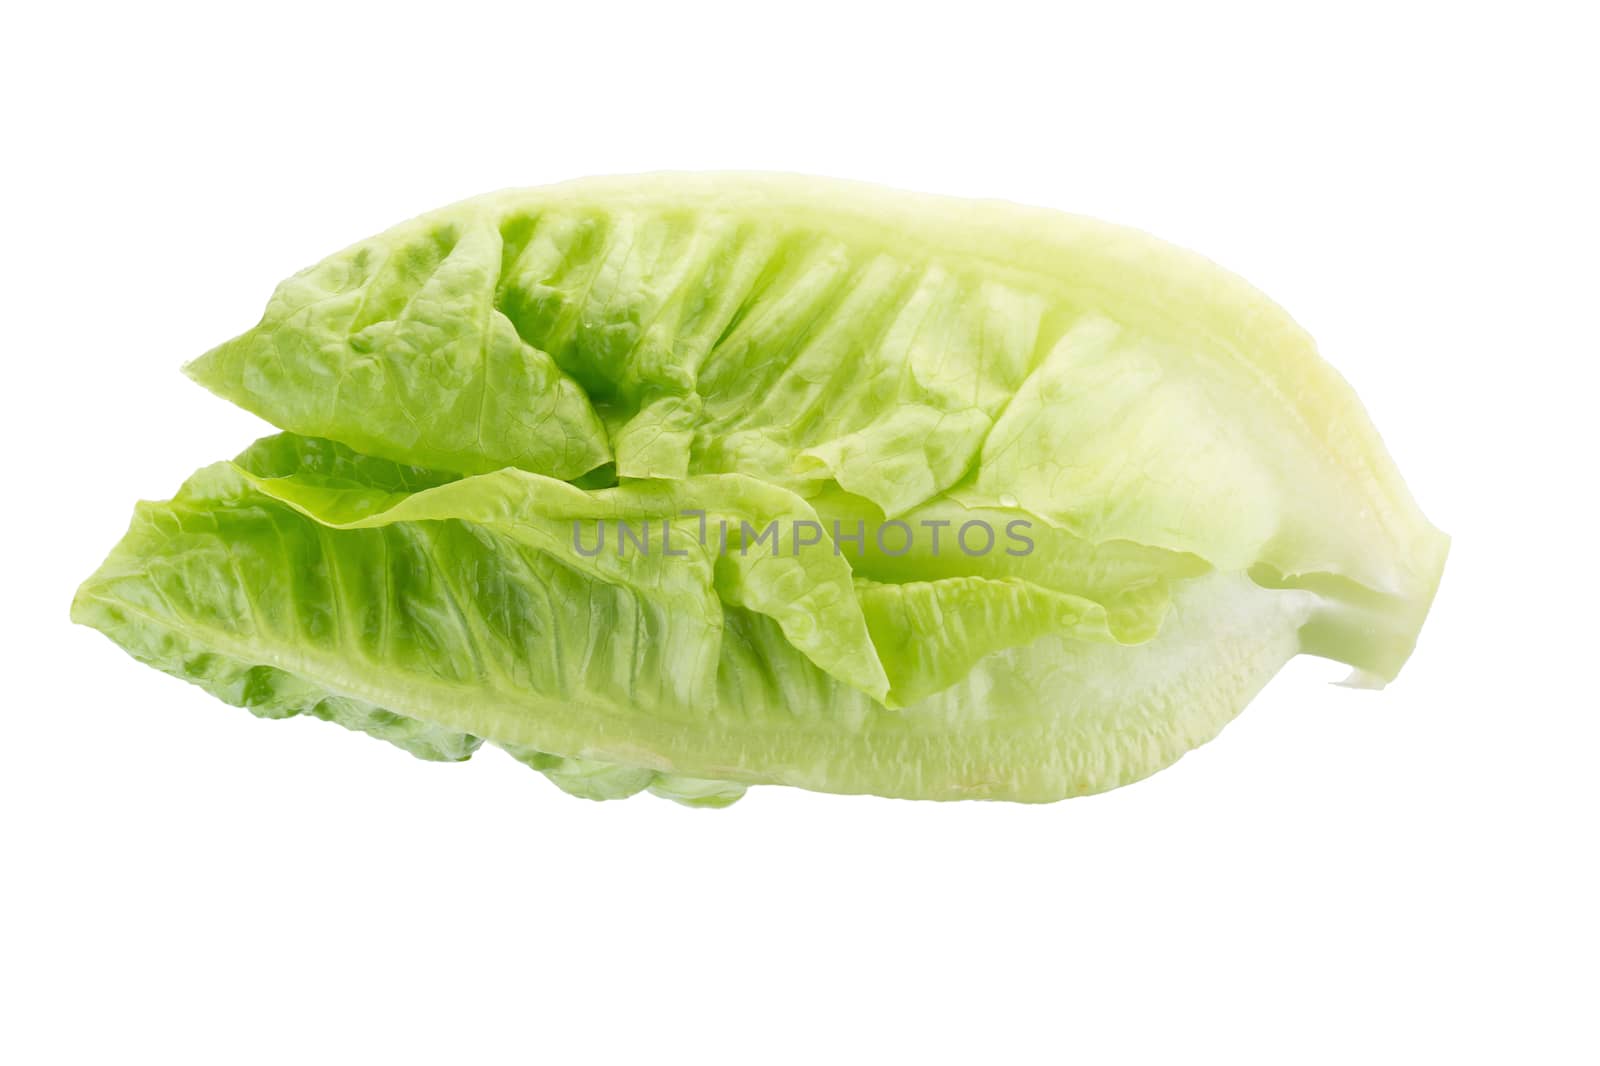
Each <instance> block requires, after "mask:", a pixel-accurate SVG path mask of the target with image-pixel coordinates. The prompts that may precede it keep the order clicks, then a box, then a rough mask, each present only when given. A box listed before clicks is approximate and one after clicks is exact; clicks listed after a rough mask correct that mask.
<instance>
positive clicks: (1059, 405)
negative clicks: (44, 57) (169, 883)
mask: <svg viewBox="0 0 1600 1066" xmlns="http://www.w3.org/2000/svg"><path fill="white" fill-rule="evenodd" d="M187 369H188V372H189V373H190V375H191V376H192V377H194V378H195V379H196V380H197V381H199V382H200V383H201V384H203V385H205V386H206V387H208V388H210V389H212V390H213V391H215V392H217V393H218V394H220V395H222V396H224V397H226V398H227V399H229V400H232V401H233V402H235V403H237V404H239V405H240V406H243V407H245V408H247V409H249V410H251V411H254V412H256V413H257V414H260V415H262V416H263V417H265V418H267V419H269V420H270V421H272V422H273V423H275V424H276V425H278V426H280V427H282V428H283V429H284V430H285V431H286V432H285V433H283V434H281V435H279V436H276V437H272V438H268V439H266V440H263V441H261V442H258V443H257V444H256V445H254V446H253V447H252V448H250V449H249V450H247V451H246V452H245V453H244V454H243V455H241V456H239V457H238V458H237V459H235V460H233V461H232V462H225V463H219V464H215V465H213V466H210V467H206V468H205V469H203V470H201V471H200V472H199V473H197V474H196V475H194V477H192V478H191V479H190V480H189V482H188V483H186V484H185V485H184V487H183V488H182V490H180V492H179V493H178V494H177V496H175V497H174V498H173V499H172V500H170V501H167V502H165V503H159V504H142V505H140V507H139V509H138V510H137V511H136V513H135V517H134V522H133V526H132V528H131V529H130V530H129V532H128V535H127V536H126V537H125V538H124V539H123V541H122V542H121V543H120V544H119V545H118V546H117V547H116V549H115V550H114V551H113V552H112V554H111V557H110V558H109V559H108V560H107V561H106V563H105V564H104V565H103V566H102V567H101V569H100V570H99V571H98V572H97V573H96V574H95V575H94V576H93V577H91V578H90V579H89V580H88V581H87V582H85V584H84V585H83V587H82V588H81V589H80V590H79V593H78V596H77V599H76V600H75V602H74V606H73V616H74V618H75V619H77V620H78V621H81V622H84V623H87V624H89V625H92V626H94V627H96V628H98V629H100V630H102V631H103V632H105V633H106V634H107V635H109V636H110V637H112V639H114V640H116V641H117V642H118V643H119V644H121V645H122V646H123V647H124V648H126V649H127V650H128V651H129V652H131V653H132V654H133V655H134V656H135V657H137V658H139V659H141V660H143V661H145V662H148V663H150V664H151V665H154V666H156V667H157V668H159V669H162V670H165V671H167V672H169V673H173V674H176V675H178V676H181V677H184V678H186V679H188V680H191V681H194V682H196V683H198V684H200V685H203V686H204V687H206V688H207V689H208V690H210V691H211V692H213V693H215V694H216V695H218V696H219V697H221V698H222V699H224V700H226V701H228V702H230V703H234V704H238V705H241V706H245V707H248V708H250V709H251V710H253V711H254V712H256V713H258V714H261V715H263V716H267V717H283V716H287V715H292V714H297V713H305V714H312V715H316V716H318V717H323V718H327V719H330V720H333V721H337V722H339V723H341V724H343V725H346V726H348V727H350V728H354V729H359V730H362V731H365V732H368V733H371V734H373V735H375V736H379V737H382V738H383V739H386V740H390V741H391V742H393V743H396V744H398V745H399V746H401V747H403V748H405V749H407V750H408V751H411V752H412V753H413V754H416V755H419V756H422V757H424V758H432V759H443V760H456V759H464V758H466V757H468V756H469V755H470V754H471V753H472V752H473V751H474V750H475V749H476V748H477V747H478V746H479V745H480V744H481V743H483V742H484V741H487V742H490V743H492V744H495V745H497V746H499V747H502V748H504V749H506V750H507V751H509V752H510V753H511V754H513V755H514V756H515V757H517V758H518V759H520V760H522V761H523V762H525V763H527V764H528V765H530V766H533V767H534V768H536V769H539V770H541V771H543V772H544V773H545V774H546V775H547V776H549V777H550V778H551V779H552V780H553V781H555V782H556V783H557V784H558V785H560V786H561V787H563V788H565V789H567V790H568V791H571V792H573V793H575V794H578V795H583V796H588V797H591V798H610V797H616V796H624V795H628V794H631V793H633V792H637V791H640V790H644V789H649V790H651V791H654V792H657V793H659V794H662V795H667V796H670V797H672V798H674V799H678V800H681V801H683V802H686V803H691V804H697V805H722V804H725V803H727V802H731V801H732V800H733V799H736V798H738V796H739V795H740V793H741V792H742V790H743V788H744V786H745V785H747V784H751V783H781V784H791V785H798V786H801V787H805V788H812V789H819V790H825V791H834V792H872V793H878V794H881V795H890V796H907V797H922V798H963V797H983V798H1003V799H1017V800H1051V799H1058V798H1062V797H1065V796H1071V795H1076V794H1081V793H1086V792H1094V791H1099V790H1103V789H1107V788H1112V787H1115V786H1117V785H1120V784H1123V783H1126V782H1128V781H1131V780H1134V779H1136V778H1139V777H1142V776H1144V775H1147V774H1149V773H1151V772H1153V771H1155V770H1157V769H1159V768H1161V767H1162V766H1165V765H1167V764H1168V763H1170V762H1172V761H1173V760H1174V759H1176V758H1177V757H1179V756H1180V755H1181V754H1183V752H1185V751H1187V750H1189V749H1190V748H1192V747H1194V746H1195V745H1197V744H1200V743H1202V742H1204V741H1205V740H1207V739H1209V738H1210V737H1212V736H1213V735H1215V734H1216V732H1217V731H1218V730H1220V729H1221V728H1222V726H1223V725H1224V724H1226V722H1227V721H1228V720H1229V719H1230V718H1231V717H1232V716H1233V715H1234V714H1236V713H1237V712H1238V711H1239V710H1240V709H1241V708H1242V707H1243V706H1244V705H1245V703H1247V702H1248V701H1249V699H1250V698H1251V697H1252V696H1253V695H1254V694H1255V692H1256V691H1258V690H1259V689H1260V687H1261V686H1262V685H1264V684H1265V683H1266V681H1267V680H1268V679H1269V678H1270V677H1271V676H1272V675H1273V674H1274V673H1275V672H1276V671H1277V669H1278V668H1279V667H1280V666H1281V665H1282V664H1283V663H1284V662H1285V661H1286V660H1287V659H1288V658H1290V657H1291V656H1293V655H1295V654H1297V653H1299V652H1308V653H1311V654H1315V655H1322V656H1326V657H1330V658H1334V659H1338V660H1340V661H1343V662H1346V663H1348V664H1350V665H1351V666H1353V667H1355V668H1356V669H1357V670H1359V671H1360V672H1361V673H1362V674H1363V675H1365V676H1366V677H1368V678H1370V679H1373V680H1376V681H1383V680H1387V679H1390V678H1392V677H1393V676H1394V675H1395V673H1396V672H1397V671H1398V670H1399V668H1400V666H1401V664H1402V663H1404V661H1405V660H1406V658H1407V656H1408V655H1409V653H1410V651H1411V649H1412V646H1413V644H1414V642H1415V639H1416V635H1417V631H1418V629H1419V628H1420V626H1421V624H1422V620H1423V617H1424V616H1425V614H1426V612H1427V609H1428V606H1429V604H1430V602H1431V600H1432V597H1433V593H1434V590H1435V588H1436V586H1437V583H1438V580H1439V575H1440V572H1441V570H1442V567H1443V564H1444V558H1445V554H1446V550H1447V544H1448V542H1447V540H1446V538H1445V537H1444V536H1443V535H1442V534H1440V533H1439V532H1438V531H1437V530H1436V529H1434V528H1433V527H1432V526H1431V525H1429V524H1428V522H1427V521H1426V519H1424V518H1423V516H1422V514H1421V512H1420V511H1419V510H1418V509H1417V507H1416V505H1415V504H1414V503H1413V501H1412V499H1411V497H1410V495H1409V494H1408V493H1407V491H1406V489H1405V486H1404V485H1403V483H1402V482H1401V480H1400V477H1399V475H1398V473H1397V472H1396V471H1395V470H1394V468H1393V465H1392V464H1391V463H1390V461H1389V459H1388V457H1387V455H1386V454H1385V453H1384V450H1383V447H1382V445H1381V443H1380V441H1379V439H1378V437H1377V434H1376V432H1375V431H1374V430H1373V428H1372V427H1371V425H1370V424H1369V422H1368V421H1367V419H1366V416H1365V414H1364V412H1363V411H1362V410H1361V407H1360V404H1359V403H1358V401H1357V400H1356V398H1355V396H1354V395H1353V393H1352V392H1351V391H1350V389H1349V387H1348V386H1347V385H1346V384H1345V383H1344V382H1343V381H1342V380H1341V379H1340V378H1339V377H1338V375H1337V374H1336V373H1335V372H1334V371H1333V370H1332V369H1331V368H1330V367H1328V366H1327V365H1326V364H1325V363H1323V362H1322V361H1321V359H1320V358H1318V356H1317V354H1316V352H1315V350H1314V348H1313V346H1312V344H1311V341H1310V340H1309V338H1307V337H1306V336H1305V335H1304V334H1303V333H1302V332H1301V331H1300V330H1299V329H1298V327H1296V326H1295V325H1294V323H1293V322H1292V321H1291V320H1290V319H1289V318H1288V317H1287V316H1286V315H1285V314H1284V313H1283V312H1282V311H1281V310H1280V309H1278V308H1277V307H1276V306H1275V305H1273V304H1272V303H1271V302H1269V301H1268V300H1267V299H1266V298H1265V297H1263V296H1261V295H1260V294H1259V293H1257V292H1256V291H1255V290H1254V289H1252V288H1250V287H1249V286H1248V285H1246V284H1245V283H1244V282H1242V281H1240V280H1239V279H1237V278H1235V277H1233V276H1232V275H1230V274H1227V273H1225V272H1224V271H1222V270H1220V269H1219V268H1217V267H1216V266H1214V265H1212V264H1210V263H1208V262H1206V261H1205V260H1202V259H1199V258H1198V257H1195V256H1193V255H1190V254H1189V253H1186V252H1183V251H1180V250H1178V249H1176V248H1173V247H1171V246H1169V245H1166V244H1163V243H1161V242H1159V241H1156V240H1154V239H1153V238H1150V237H1148V236H1145V235H1143V234H1139V233H1136V232H1133V231H1129V230H1124V229H1120V228H1117V227H1113V226H1108V225H1105V224H1102V223H1098V222H1093V221H1090V220H1086V219H1080V218H1074V217H1070V216H1066V215H1061V214H1057V213H1054V212H1048V211H1037V210H1029V209H1024V208H1019V207H1015V206H1011V205H1006V204H999V203H983V202H966V201H956V200H947V199H941V198H934V197H925V196H914V195H909V194H904V193H895V192H888V191H884V190H880V189H876V188H872V187H866V186H858V185H853V184H847V183H839V182H831V181H822V180H817V179H801V178H788V177H778V176H745V175H662V176H647V177H637V178H618V179H591V180H587V181H581V182H574V183H571V184H567V185H560V186H554V187H549V188H543V189H530V190H517V191H511V192H504V193H497V194H492V195H489V196H485V197H481V198H478V199H475V200H470V201H466V202H465V203H462V204H457V205H455V206H452V207H448V208H445V209H443V210H441V211H438V212H435V213H433V214H430V215H426V216H423V217H421V218H419V219H416V220H414V221H412V222H409V223H406V224H404V225H402V226H399V227H397V228H395V229H393V230H391V231H389V232H387V233H385V234H383V235H381V236H379V237H376V238H373V239H371V240H368V241H365V242H362V243H360V244H358V245H355V246H353V247H351V248H349V249H346V250H345V251H343V252H341V253H338V254H337V255H334V256H332V257H331V258H329V259H327V260H324V261H323V262H322V263H319V264H318V265H316V266H314V267H312V268H310V269H308V270H306V271H304V272H302V273H301V274H299V275H296V276H295V277H294V278H291V279H290V280H288V281H286V282H284V283H283V284H282V285H281V286H280V287H279V289H278V291H277V292H276V293H275V294H274V296H273V298H272V300H271V301H270V303H269V304H268V307H267V311H266V313H265V315H264V317H263V319H262V321H261V323H260V324H259V325H258V326H256V328H254V329H252V330H250V331H249V332H247V333H245V334H243V335H241V336H240V337H238V338H236V339H234V340H232V341H229V342H228V343H226V344H224V345H222V346H221V347H219V348H217V349H215V350H213V351H212V352H210V353H207V354H206V355H204V356H202V357H201V358H200V359H199V360H197V361H196V362H194V363H193V364H191V365H190V366H189V367H188V368H187ZM608 526H609V528H610V529H611V530H612V531H613V532H614V533H615V532H617V531H619V530H622V529H624V528H630V527H631V528H646V529H655V530H657V531H658V532H657V536H658V537H660V538H661V542H660V544H661V547H666V546H667V545H671V546H672V547H673V549H674V550H673V551H670V552H668V551H662V550H660V549H659V548H658V550H656V551H649V550H641V549H640V546H639V545H638V544H637V543H636V544H635V545H634V546H633V547H634V550H632V551H628V550H621V549H620V548H619V545H618V544H610V545H607V544H606V543H605V540H604V537H605V530H606V529H607V528H608ZM708 527H710V528H716V529H719V530H726V529H732V530H733V531H734V532H733V535H732V539H731V541H727V540H726V539H725V538H717V537H712V538H707V537H706V536H705V531H706V529H707V528H708ZM889 527H894V528H895V529H901V528H904V529H907V530H913V531H925V530H935V531H938V530H945V531H947V535H946V538H945V541H944V543H943V544H942V545H941V544H939V543H938V541H937V538H936V537H935V538H934V539H932V540H930V539H928V538H927V537H916V536H913V537H910V538H906V539H905V540H904V544H903V550H902V546H901V545H900V544H896V546H895V547H893V548H890V547H888V546H887V545H886V543H885V541H884V540H883V538H882V537H881V535H880V534H881V533H882V532H883V531H884V530H885V529H887V528H889ZM966 527H972V528H977V529H979V530H980V531H981V530H988V531H989V532H990V534H991V535H992V534H994V532H995V531H1011V530H1013V529H1020V530H1025V531H1026V532H1025V535H1023V536H1020V537H1019V538H1018V539H1017V540H1016V542H1015V543H1016V544H1018V545H1020V544H1021V543H1022V541H1023V540H1025V541H1026V543H1027V550H1026V551H1022V550H997V549H994V548H993V546H992V545H991V550H987V551H983V552H972V551H967V550H964V544H957V543H955V542H954V541H953V540H952V539H951V538H952V536H953V535H954V531H957V530H963V529H965V528H966ZM768 529H772V530H775V531H777V536H778V538H779V539H780V541H781V539H782V538H783V537H785V536H787V535H788V534H787V532H786V531H797V530H801V529H804V530H806V531H809V532H814V535H816V536H817V540H816V541H814V542H811V543H808V544H807V545H805V546H804V548H803V550H802V548H801V546H800V545H799V544H798V541H795V542H794V548H793V550H789V543H788V542H783V543H779V544H777V547H778V548H781V549H782V550H768V547H767V545H766V542H765V541H764V540H761V539H759V537H757V538H752V536H751V534H752V533H753V532H755V531H764V530H768ZM848 530H857V531H861V532H859V533H858V534H857V535H856V536H854V537H852V536H850V535H849V534H848V533H846V532H844V531H848ZM752 539H754V540H755V544H754V545H752V543H751V541H752ZM586 545H588V546H595V545H599V546H600V547H599V548H592V547H591V548H588V549H586V548H585V546H586ZM752 548H754V550H752Z"/></svg>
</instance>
